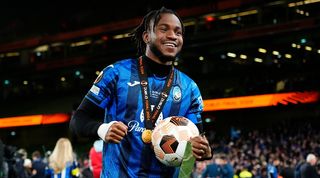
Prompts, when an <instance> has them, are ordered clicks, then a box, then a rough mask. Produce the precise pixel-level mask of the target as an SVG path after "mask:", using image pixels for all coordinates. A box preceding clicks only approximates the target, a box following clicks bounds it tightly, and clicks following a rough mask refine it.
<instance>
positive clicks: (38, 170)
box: [32, 150, 47, 178]
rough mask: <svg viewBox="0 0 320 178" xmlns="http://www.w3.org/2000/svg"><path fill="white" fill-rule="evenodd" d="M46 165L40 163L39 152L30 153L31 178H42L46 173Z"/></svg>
mask: <svg viewBox="0 0 320 178" xmlns="http://www.w3.org/2000/svg"><path fill="white" fill-rule="evenodd" d="M46 166H47V165H46V164H45V163H44V162H43V161H42V157H41V153H40V151H38V150H36V151H34V152H33V153H32V170H33V171H32V178H43V177H45V173H46Z"/></svg>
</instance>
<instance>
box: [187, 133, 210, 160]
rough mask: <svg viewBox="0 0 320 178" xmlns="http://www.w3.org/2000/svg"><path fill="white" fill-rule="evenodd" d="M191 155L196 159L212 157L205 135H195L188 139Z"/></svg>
mask: <svg viewBox="0 0 320 178" xmlns="http://www.w3.org/2000/svg"><path fill="white" fill-rule="evenodd" d="M190 142H191V145H192V153H193V156H194V157H195V158H196V159H197V160H202V159H209V158H211V157H212V153H211V148H210V145H209V142H208V140H207V138H206V137H205V136H196V137H192V138H191V139H190Z"/></svg>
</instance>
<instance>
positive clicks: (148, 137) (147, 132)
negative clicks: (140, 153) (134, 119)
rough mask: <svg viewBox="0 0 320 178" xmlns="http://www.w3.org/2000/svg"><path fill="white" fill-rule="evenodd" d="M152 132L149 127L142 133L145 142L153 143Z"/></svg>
mask: <svg viewBox="0 0 320 178" xmlns="http://www.w3.org/2000/svg"><path fill="white" fill-rule="evenodd" d="M151 134H152V131H151V130H148V129H146V130H144V131H143V132H142V135H141V137H142V141H143V142H144V143H151Z"/></svg>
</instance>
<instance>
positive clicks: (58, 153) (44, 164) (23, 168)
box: [0, 138, 103, 178]
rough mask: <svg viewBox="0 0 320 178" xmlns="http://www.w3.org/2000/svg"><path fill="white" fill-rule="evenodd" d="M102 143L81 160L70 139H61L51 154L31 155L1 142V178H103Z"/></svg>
mask: <svg viewBox="0 0 320 178" xmlns="http://www.w3.org/2000/svg"><path fill="white" fill-rule="evenodd" d="M102 147H103V141H102V140H96V141H95V142H94V143H93V145H92V147H91V148H90V150H89V151H88V154H87V155H88V156H87V157H83V158H79V157H78V156H77V153H75V152H74V150H73V148H72V144H71V141H70V140H69V139H68V138H60V139H58V140H57V142H56V145H55V147H54V149H53V150H52V151H47V152H45V153H44V154H41V152H40V151H39V150H35V151H33V152H32V154H31V155H29V154H28V152H27V150H26V149H24V148H19V149H18V148H17V147H15V146H11V145H5V144H4V143H2V142H1V140H0V163H1V164H0V178H56V177H66V178H80V177H81V178H100V170H101V167H102Z"/></svg>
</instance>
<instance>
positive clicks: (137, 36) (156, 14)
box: [131, 7, 185, 55]
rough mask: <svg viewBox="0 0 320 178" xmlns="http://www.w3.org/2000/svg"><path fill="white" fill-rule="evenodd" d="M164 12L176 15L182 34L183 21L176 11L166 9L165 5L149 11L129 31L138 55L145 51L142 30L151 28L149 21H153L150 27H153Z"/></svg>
mask: <svg viewBox="0 0 320 178" xmlns="http://www.w3.org/2000/svg"><path fill="white" fill-rule="evenodd" d="M164 13H169V14H174V15H175V16H177V18H178V19H179V21H180V23H181V27H182V35H184V31H185V29H184V25H183V22H182V20H181V18H180V17H179V16H178V14H177V13H176V12H174V11H173V10H171V9H167V8H165V7H162V8H161V9H158V10H153V11H150V12H149V13H148V14H147V15H145V16H144V17H143V20H142V22H141V23H140V24H139V25H138V26H137V27H136V28H135V29H134V30H133V32H132V33H131V37H132V38H133V40H134V41H135V43H136V45H137V49H138V55H143V54H144V53H145V51H146V44H145V43H144V41H143V37H142V35H143V32H145V31H148V30H151V29H150V23H151V22H154V23H153V27H152V28H153V29H154V28H155V26H156V25H157V24H158V22H159V21H160V18H161V16H160V15H161V14H164Z"/></svg>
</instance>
